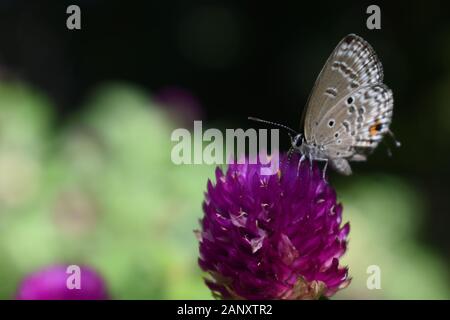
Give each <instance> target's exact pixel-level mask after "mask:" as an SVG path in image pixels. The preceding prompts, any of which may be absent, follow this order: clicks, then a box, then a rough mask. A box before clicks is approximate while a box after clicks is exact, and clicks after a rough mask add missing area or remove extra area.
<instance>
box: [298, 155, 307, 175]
mask: <svg viewBox="0 0 450 320" xmlns="http://www.w3.org/2000/svg"><path fill="white" fill-rule="evenodd" d="M304 160H305V155H304V154H302V156H301V157H300V160H299V161H298V166H297V177H298V175H299V173H300V166H301V165H302V162H303V161H304Z"/></svg>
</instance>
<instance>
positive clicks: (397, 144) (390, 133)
mask: <svg viewBox="0 0 450 320" xmlns="http://www.w3.org/2000/svg"><path fill="white" fill-rule="evenodd" d="M387 132H388V133H389V135H390V136H391V138H392V139H393V140H394V143H395V146H396V147H397V148H398V147H400V146H401V145H402V144H401V142H400V141H398V140H397V139H396V138H395V135H394V133H393V132H392V131H391V130H388V131H387Z"/></svg>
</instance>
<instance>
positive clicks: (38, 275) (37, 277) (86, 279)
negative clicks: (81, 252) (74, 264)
mask: <svg viewBox="0 0 450 320" xmlns="http://www.w3.org/2000/svg"><path fill="white" fill-rule="evenodd" d="M67 267H68V266H66V265H53V266H50V267H46V268H44V269H42V270H39V271H36V272H33V273H31V274H30V275H28V276H26V277H25V278H24V279H23V280H22V282H21V284H20V286H19V289H18V292H17V295H16V299H18V300H105V299H108V293H107V289H106V285H105V282H104V281H103V279H102V277H101V276H100V275H99V274H98V273H97V272H96V271H94V270H93V269H91V268H89V267H86V266H80V269H79V271H80V272H79V276H80V277H79V281H80V282H79V284H80V286H79V288H73V287H72V286H70V287H72V289H70V288H69V286H68V285H67V282H68V278H69V277H70V276H71V274H74V273H72V272H69V273H68V272H67V271H68V269H67ZM69 271H70V270H69ZM69 282H71V281H70V279H69Z"/></svg>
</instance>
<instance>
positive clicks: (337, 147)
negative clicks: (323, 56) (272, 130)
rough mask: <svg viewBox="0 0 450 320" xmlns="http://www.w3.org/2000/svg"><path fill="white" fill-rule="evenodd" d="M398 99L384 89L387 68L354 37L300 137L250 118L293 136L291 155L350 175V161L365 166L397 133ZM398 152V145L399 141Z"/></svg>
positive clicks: (335, 59) (329, 67)
mask: <svg viewBox="0 0 450 320" xmlns="http://www.w3.org/2000/svg"><path fill="white" fill-rule="evenodd" d="M393 107H394V99H393V95H392V90H391V89H389V88H388V87H387V86H386V85H385V84H384V83H383V67H382V65H381V62H380V60H379V59H378V57H377V55H376V53H375V51H374V50H373V48H372V47H371V45H370V44H369V43H368V42H367V41H365V40H364V39H363V38H361V37H359V36H357V35H355V34H349V35H347V36H346V37H345V38H344V39H342V40H341V41H340V42H339V44H338V45H337V46H336V48H335V49H334V51H333V52H332V53H331V55H330V57H329V58H328V60H327V62H326V63H325V65H324V67H323V69H322V71H321V72H320V74H319V76H318V77H317V80H316V82H315V84H314V87H313V89H312V91H311V94H310V96H309V99H308V102H307V105H306V108H305V109H304V112H303V116H302V120H301V126H302V128H303V129H302V131H301V132H300V133H298V132H296V131H295V130H293V129H291V128H289V127H287V126H284V125H280V124H278V123H274V122H270V121H265V120H261V119H258V118H253V117H249V119H251V120H255V121H260V122H265V123H269V124H273V125H277V126H279V127H282V128H285V129H287V130H288V131H289V133H290V134H289V135H290V137H291V149H290V150H289V153H291V152H292V151H296V152H299V153H300V154H301V157H300V161H299V167H300V164H301V162H302V161H303V160H305V159H309V160H310V161H311V162H312V161H314V160H315V161H323V162H325V167H324V176H325V171H326V168H327V165H328V163H330V165H331V167H332V168H334V169H335V170H336V171H337V172H339V173H341V174H344V175H350V174H351V173H352V169H351V167H350V164H349V162H350V161H366V160H367V156H368V155H369V154H370V153H372V152H373V150H374V149H375V148H376V147H377V146H378V144H379V143H380V141H381V140H382V139H383V137H384V135H385V134H387V133H389V134H391V135H392V137H393V134H392V132H391V131H390V130H389V125H390V124H391V121H392V114H393ZM396 144H397V146H399V145H400V144H399V142H397V141H396Z"/></svg>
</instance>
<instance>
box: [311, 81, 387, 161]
mask: <svg viewBox="0 0 450 320" xmlns="http://www.w3.org/2000/svg"><path fill="white" fill-rule="evenodd" d="M393 107H394V99H393V95H392V91H391V90H390V89H389V88H388V87H387V86H386V85H384V84H375V85H368V86H365V87H362V88H359V89H358V90H356V91H354V92H352V93H349V94H348V95H347V96H345V97H343V98H342V99H341V100H340V101H338V102H337V104H336V105H334V106H333V107H332V108H330V109H329V110H328V111H327V112H326V113H325V114H324V115H323V117H322V119H321V120H320V121H319V123H318V125H317V127H316V128H315V132H316V141H317V144H318V145H320V146H322V148H323V152H324V153H325V154H326V156H327V158H328V159H337V158H347V159H348V160H351V161H363V160H365V158H366V155H367V154H369V153H370V152H371V151H373V149H375V148H376V147H377V145H378V144H379V142H380V141H381V140H382V138H383V136H384V134H385V133H386V132H388V131H389V125H390V124H391V120H392V114H393Z"/></svg>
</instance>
